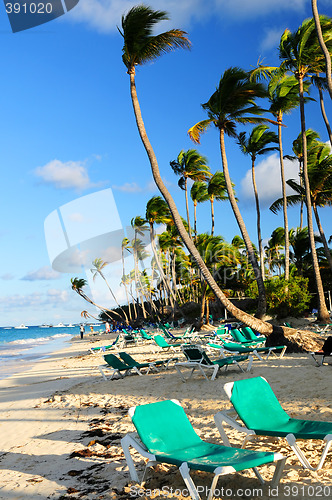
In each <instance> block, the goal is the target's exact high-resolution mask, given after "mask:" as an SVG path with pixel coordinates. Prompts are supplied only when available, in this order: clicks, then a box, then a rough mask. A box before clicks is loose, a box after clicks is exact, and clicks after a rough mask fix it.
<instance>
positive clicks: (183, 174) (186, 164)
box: [170, 149, 211, 237]
mask: <svg viewBox="0 0 332 500" xmlns="http://www.w3.org/2000/svg"><path fill="white" fill-rule="evenodd" d="M170 165H171V167H172V169H173V172H174V173H175V174H176V175H179V176H180V180H179V186H180V187H181V189H183V190H184V192H185V197H186V210H187V223H188V228H189V236H190V237H191V228H190V217H189V204H188V179H191V180H193V181H206V180H207V179H208V178H209V177H210V176H211V173H210V167H209V166H208V164H207V158H205V156H202V155H201V154H200V153H199V152H198V151H197V150H196V149H188V150H187V151H184V150H182V151H180V153H179V154H178V157H177V159H176V160H173V161H171V162H170Z"/></svg>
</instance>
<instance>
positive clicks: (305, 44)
mask: <svg viewBox="0 0 332 500" xmlns="http://www.w3.org/2000/svg"><path fill="white" fill-rule="evenodd" d="M320 20H321V23H323V24H324V29H327V28H328V27H329V28H330V29H331V26H332V23H331V22H330V20H329V19H328V18H326V17H324V18H323V17H322V16H321V17H320ZM279 55H280V58H281V60H282V66H283V67H284V68H285V69H286V70H290V71H291V72H292V73H293V74H294V76H295V77H296V78H297V80H298V82H299V97H300V115H301V135H302V147H303V180H304V187H305V197H306V205H307V223H308V232H309V239H310V247H311V257H312V261H313V272H314V276H315V281H316V287H317V296H318V318H319V319H320V320H321V321H324V322H328V321H329V320H330V315H329V312H328V310H327V306H326V302H325V297H324V289H323V283H322V278H321V275H320V270H319V264H318V258H317V252H316V246H315V238H314V229H313V223H312V207H311V195H310V182H309V176H308V163H307V138H306V125H305V112H304V87H303V82H304V81H305V79H306V77H308V76H310V74H317V73H320V72H321V71H322V67H323V56H321V57H319V45H318V43H317V38H316V31H315V23H314V21H313V19H308V20H305V21H304V22H303V23H302V25H301V26H300V27H299V28H298V30H297V31H296V32H295V33H291V32H290V31H289V30H288V29H287V30H285V31H284V33H283V35H282V36H281V40H280V46H279Z"/></svg>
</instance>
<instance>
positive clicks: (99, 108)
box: [0, 0, 332, 325]
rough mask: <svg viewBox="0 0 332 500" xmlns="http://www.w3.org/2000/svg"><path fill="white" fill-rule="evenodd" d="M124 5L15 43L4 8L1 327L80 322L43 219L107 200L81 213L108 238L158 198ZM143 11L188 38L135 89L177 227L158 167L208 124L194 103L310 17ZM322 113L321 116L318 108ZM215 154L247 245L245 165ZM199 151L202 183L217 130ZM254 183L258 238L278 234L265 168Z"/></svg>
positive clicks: (295, 125)
mask: <svg viewBox="0 0 332 500" xmlns="http://www.w3.org/2000/svg"><path fill="white" fill-rule="evenodd" d="M135 3H136V2H132V1H119V0H80V3H79V4H78V6H77V7H75V8H74V9H73V10H72V11H71V12H70V13H68V14H66V15H65V16H62V17H61V18H59V19H56V20H54V21H52V22H50V23H48V24H45V25H42V26H39V27H37V28H33V29H30V30H27V31H24V32H20V33H16V34H13V33H12V32H11V29H10V25H9V21H8V19H7V16H6V13H5V9H4V6H2V7H1V15H0V40H1V45H2V51H1V58H0V66H1V68H0V71H1V89H2V92H1V98H0V110H1V113H0V137H1V140H0V141H1V146H0V164H1V172H2V189H1V193H2V196H1V207H2V218H1V220H2V223H1V227H0V242H1V252H2V260H1V270H0V286H1V290H0V296H1V301H0V304H1V305H0V314H1V320H0V324H1V325H16V324H20V323H25V324H28V325H29V324H31V325H32V324H39V323H44V322H47V323H58V322H59V321H62V322H78V321H79V320H80V312H81V311H82V310H83V309H86V308H87V304H86V303H85V302H84V301H83V300H82V299H81V298H80V297H78V296H76V295H75V294H74V292H72V291H71V288H70V278H71V277H72V276H76V275H79V273H77V272H76V271H74V272H73V273H70V272H69V273H59V272H57V271H55V270H53V269H52V268H51V263H50V259H49V256H48V251H47V246H46V242H45V235H44V221H45V219H46V218H47V217H48V216H49V215H50V214H51V213H52V212H54V211H56V210H58V209H59V207H62V206H63V205H66V204H68V203H70V202H73V201H74V200H76V199H78V198H81V197H83V196H87V195H90V194H93V193H98V192H99V191H104V190H107V189H109V188H111V190H112V193H113V196H114V203H115V207H116V209H115V211H113V212H112V210H109V206H108V204H107V203H106V204H105V206H103V205H101V206H99V207H98V210H96V212H94V210H92V211H91V220H92V219H93V217H95V221H96V227H98V224H100V220H102V221H105V227H108V224H110V225H111V226H112V223H113V222H112V221H113V219H114V217H115V215H114V214H115V212H116V210H117V212H118V214H119V217H120V220H121V223H122V226H123V227H125V226H126V225H128V224H129V223H130V219H131V218H132V217H135V216H136V215H144V213H145V207H146V203H147V201H148V200H149V199H150V197H152V196H153V195H156V194H158V192H157V190H156V188H155V187H154V184H153V181H152V177H151V174H150V168H149V164H148V162H147V159H146V156H145V153H144V150H143V147H142V145H141V143H140V140H139V137H138V133H137V130H136V126H135V121H134V117H133V112H132V108H131V102H130V96H129V79H128V75H127V74H126V70H125V67H124V66H123V63H122V60H121V48H122V39H121V36H120V35H119V33H118V31H117V29H116V25H120V22H121V15H122V13H123V12H124V11H126V10H127V9H128V8H130V7H131V6H132V5H135ZM150 5H151V6H152V7H153V8H155V9H162V10H166V11H168V12H169V14H170V16H171V22H169V23H164V24H161V26H160V29H161V30H166V29H169V28H170V27H177V28H182V29H185V30H186V31H187V32H188V34H189V38H190V40H191V42H192V50H191V51H177V52H175V53H173V54H169V55H166V56H163V57H162V58H160V59H159V60H158V61H156V62H155V63H153V64H148V65H146V66H144V67H141V68H139V69H138V71H137V79H136V81H137V89H138V94H139V99H140V103H141V107H142V112H143V117H144V121H145V123H146V128H147V131H148V134H149V137H150V140H151V142H152V145H153V147H154V149H155V152H156V154H157V157H158V160H159V165H160V169H161V173H162V176H163V178H164V180H165V182H166V184H167V186H168V188H169V190H170V191H171V193H172V195H173V196H174V198H175V200H176V201H177V203H178V206H179V209H180V211H181V212H182V214H183V215H184V214H185V211H184V200H183V198H184V196H183V192H182V191H180V190H179V188H178V187H177V178H176V177H175V176H174V174H173V172H172V171H171V169H170V166H169V162H170V161H171V160H174V159H175V158H176V157H177V155H178V153H179V152H180V150H181V149H189V148H191V147H193V144H192V143H191V142H190V140H189V138H188V136H187V130H188V128H189V127H190V126H192V125H193V124H194V123H196V122H197V121H199V120H201V119H203V118H204V117H205V115H204V113H203V111H202V109H201V106H200V105H201V103H203V102H206V101H207V100H208V98H209V97H210V95H211V94H212V93H213V92H214V90H215V87H216V86H217V84H218V81H219V79H220V76H221V74H222V72H223V71H224V70H225V69H227V68H228V67H230V66H240V67H243V68H245V69H250V68H251V67H253V66H255V64H256V63H257V60H258V59H259V58H264V62H265V63H266V64H269V65H270V64H271V65H273V64H277V63H278V53H277V46H278V43H279V40H280V35H281V33H282V32H283V30H284V29H285V28H289V29H290V30H292V31H293V30H296V29H297V28H298V26H299V25H300V24H301V23H302V21H303V20H304V19H305V18H307V17H309V16H310V15H311V12H310V1H309V0H305V1H304V0H276V1H274V0H270V1H269V2H262V1H261V0H234V1H233V2H229V0H227V1H226V0H210V1H209V2H207V1H206V0H182V1H181V2H179V1H173V0H169V1H167V0H156V1H152V0H151V2H150ZM318 7H319V11H320V13H324V14H327V15H329V16H332V6H331V2H330V0H320V1H319V2H318ZM312 97H316V95H315V92H314V91H313V92H312ZM325 102H326V109H327V113H328V115H329V116H330V117H331V115H332V105H331V101H330V100H329V98H328V96H327V95H326V101H325ZM318 108H319V107H318V103H315V102H314V103H311V104H310V105H308V107H307V127H311V128H314V129H315V130H317V131H318V132H319V133H320V135H321V139H322V140H324V141H327V133H326V131H325V128H324V124H323V122H322V119H321V116H320V112H319V109H318ZM286 124H287V128H285V130H284V132H283V137H284V152H285V154H290V153H291V143H292V141H293V139H294V138H295V137H296V136H297V135H298V133H299V131H300V129H299V111H298V110H295V111H294V112H293V113H292V115H291V116H289V117H287V119H286ZM226 148H227V155H228V161H229V168H230V173H231V177H232V179H233V181H234V182H235V184H236V192H237V196H238V198H239V200H240V208H241V210H242V213H243V216H244V219H245V222H246V224H247V227H248V230H249V233H250V235H251V237H252V239H253V241H254V242H255V243H256V232H255V224H256V221H255V210H254V205H253V200H252V191H251V187H250V176H249V174H248V171H249V169H250V161H249V159H248V158H247V157H244V156H243V155H242V154H241V153H240V151H239V149H238V146H237V145H236V143H235V141H232V140H227V143H226ZM199 151H200V152H201V153H202V154H204V155H205V156H207V157H208V159H209V164H210V167H211V171H212V172H215V171H216V170H219V169H221V162H220V152H219V148H218V136H217V133H216V132H215V131H213V130H212V129H211V130H210V131H209V132H208V133H207V134H206V135H205V136H204V137H203V138H202V144H201V146H200V147H199ZM295 174H296V166H295V165H291V164H288V165H287V173H286V175H287V177H289V178H290V177H294V175H295ZM257 177H258V178H259V180H258V188H259V192H260V197H261V202H262V206H263V207H264V210H263V213H262V229H263V238H265V239H267V238H268V237H269V236H270V235H271V232H272V230H273V229H274V228H275V227H277V226H280V225H282V215H281V214H280V215H278V216H275V215H273V214H271V213H270V212H269V210H268V206H269V204H270V203H271V202H272V201H274V199H276V197H278V196H279V194H280V191H279V167H278V159H277V157H276V155H274V156H273V155H270V156H268V157H265V158H263V159H262V160H261V161H259V162H258V163H257ZM330 210H331V209H329V208H327V209H324V210H323V211H322V212H321V215H322V222H323V226H324V230H325V232H326V234H327V236H330V235H331V234H332V227H331V215H330ZM101 213H102V218H101V219H99V222H98V224H97V218H99V217H100V216H101ZM198 216H199V221H198V224H199V230H200V231H208V230H210V219H209V207H208V205H206V206H200V207H199V210H198ZM298 223H299V215H298V210H297V209H294V210H291V212H290V225H291V226H293V227H295V226H297V225H298ZM81 227H82V234H83V232H84V231H85V230H86V227H85V228H84V227H83V225H82V226H81ZM105 232H106V231H105ZM216 232H217V233H219V234H222V235H223V236H224V237H225V239H226V240H228V241H230V240H231V239H232V237H233V236H234V235H235V234H238V233H239V231H238V228H237V226H236V223H235V220H234V217H233V214H232V212H231V210H230V208H229V207H228V205H227V204H226V203H222V204H218V205H217V207H216ZM81 277H85V276H84V275H83V274H82V275H81ZM100 298H101V299H102V296H100ZM105 300H106V299H105ZM104 304H105V305H107V304H106V303H105V301H104ZM91 311H92V312H93V309H91Z"/></svg>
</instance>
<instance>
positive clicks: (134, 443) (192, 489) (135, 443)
mask: <svg viewBox="0 0 332 500" xmlns="http://www.w3.org/2000/svg"><path fill="white" fill-rule="evenodd" d="M171 401H172V402H173V403H175V404H177V405H179V406H181V404H180V402H179V401H178V400H175V399H172V400H171ZM135 409H136V407H132V408H130V409H129V412H128V413H129V416H130V417H131V418H132V417H133V416H134V414H135ZM121 446H122V449H123V453H124V456H125V459H126V462H127V465H128V468H129V473H130V477H131V479H132V481H135V482H136V483H138V484H140V485H142V483H143V482H144V480H145V476H146V472H147V469H148V467H153V466H155V465H157V464H158V463H161V462H160V460H157V458H156V456H155V455H154V454H153V453H150V452H149V451H148V449H147V448H146V446H145V445H144V444H143V443H142V441H141V440H140V438H139V436H138V433H137V432H132V433H129V434H127V435H126V436H125V437H124V438H122V440H121ZM130 447H132V448H134V449H135V450H136V451H137V452H138V453H139V454H140V455H141V456H142V457H144V458H145V459H147V462H146V464H145V469H144V472H143V476H142V479H141V480H140V479H139V477H138V474H137V471H136V468H135V464H134V461H133V458H132V456H131V453H130ZM285 462H286V458H285V457H284V456H283V455H281V454H280V453H274V462H273V463H270V464H271V465H274V466H275V471H274V475H273V478H272V481H271V486H272V487H273V488H274V487H276V486H277V485H278V484H279V481H280V478H281V475H282V472H283V469H284V466H285ZM163 463H166V462H163ZM178 469H179V471H180V474H181V476H182V479H183V481H184V483H185V485H186V487H187V488H188V491H189V493H190V496H191V498H192V500H201V497H200V495H199V493H198V491H197V488H196V485H195V483H194V481H193V479H192V477H191V476H190V468H189V466H188V463H187V462H183V463H182V464H181V465H180V466H179V467H178ZM252 469H253V471H254V473H255V475H256V477H257V478H258V480H259V481H260V483H261V484H264V483H265V481H264V479H263V478H262V476H261V474H260V473H259V471H258V470H257V467H253V468H252ZM234 472H236V470H235V469H234V468H233V467H231V466H223V467H217V468H216V469H215V470H214V471H213V474H214V477H213V479H212V483H211V487H210V490H209V495H208V497H207V500H212V499H213V497H214V492H215V489H216V486H217V482H218V479H219V477H220V476H223V475H226V474H231V473H234Z"/></svg>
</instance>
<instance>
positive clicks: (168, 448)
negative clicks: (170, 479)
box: [121, 377, 332, 500]
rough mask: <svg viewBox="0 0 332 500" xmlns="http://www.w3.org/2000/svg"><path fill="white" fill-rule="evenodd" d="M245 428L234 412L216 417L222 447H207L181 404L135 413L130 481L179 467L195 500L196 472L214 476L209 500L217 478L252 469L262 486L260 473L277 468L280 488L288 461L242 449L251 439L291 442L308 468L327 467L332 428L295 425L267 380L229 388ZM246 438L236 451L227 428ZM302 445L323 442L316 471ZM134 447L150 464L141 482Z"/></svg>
mask: <svg viewBox="0 0 332 500" xmlns="http://www.w3.org/2000/svg"><path fill="white" fill-rule="evenodd" d="M224 389H225V392H226V394H227V395H228V396H229V398H230V401H231V403H232V406H233V411H234V412H235V414H236V417H237V418H238V419H239V420H240V423H239V422H238V420H236V419H235V418H232V417H230V415H229V411H223V412H219V413H217V415H215V417H214V420H215V423H216V425H217V428H218V430H219V432H220V435H221V437H222V440H223V445H218V444H213V443H209V442H206V441H203V440H202V439H201V438H200V437H199V436H198V435H197V434H196V432H195V430H194V429H193V427H192V425H191V424H190V421H189V419H188V418H187V416H186V414H185V412H184V410H183V408H182V407H181V405H180V403H179V401H177V400H166V401H159V402H157V403H151V404H145V405H141V406H136V407H132V408H130V410H129V415H130V417H131V419H132V422H133V424H134V426H135V428H136V431H137V432H136V433H129V434H127V435H126V436H125V437H124V438H123V439H122V441H121V444H122V448H123V451H124V455H125V458H126V461H127V465H128V468H129V472H130V476H131V479H132V480H133V481H135V482H136V483H142V482H143V480H144V478H145V474H146V470H147V468H148V467H151V466H154V465H156V464H158V463H162V464H169V465H176V466H177V467H178V468H179V471H180V473H181V476H182V478H183V480H184V482H185V484H186V487H187V488H188V490H189V494H190V496H191V498H192V499H193V500H199V499H200V496H199V491H198V488H197V487H196V485H195V483H194V481H193V479H192V477H191V475H190V471H191V470H198V471H205V472H210V473H212V474H213V480H212V484H211V488H210V489H209V495H208V500H211V499H212V498H213V496H214V493H215V489H216V486H217V481H218V478H219V477H220V476H221V475H224V474H230V473H233V472H239V471H242V470H246V469H253V471H254V473H255V474H256V476H257V477H258V479H259V480H260V482H261V483H264V480H263V478H262V476H261V475H260V473H259V472H258V470H257V467H259V466H261V465H266V464H273V465H275V467H276V469H275V472H274V475H273V479H272V487H275V486H277V485H278V483H279V481H280V478H281V475H282V471H283V468H284V465H285V461H286V458H285V457H284V456H283V455H281V454H280V453H271V452H263V451H252V450H248V449H243V448H244V445H245V444H246V443H247V441H248V440H249V439H251V438H252V437H256V438H257V437H258V436H267V437H271V436H272V437H277V438H286V440H287V442H288V444H289V445H290V447H291V448H292V450H293V451H294V453H295V454H296V456H297V458H298V459H299V461H300V463H301V464H302V466H303V467H304V468H307V469H310V470H319V469H321V468H322V467H323V464H324V461H325V459H326V456H327V453H328V451H329V448H330V446H331V443H332V422H318V421H309V420H302V419H294V418H291V417H289V415H288V414H287V413H286V412H285V411H284V410H283V408H282V407H281V405H280V403H279V401H278V399H277V398H276V396H275V394H274V393H273V391H272V389H271V387H270V385H269V384H268V382H267V381H266V380H265V379H264V378H262V377H255V378H250V379H244V380H239V381H237V382H232V383H228V384H226V385H225V386H224ZM225 424H228V425H231V426H232V427H233V428H235V429H237V430H239V431H240V432H244V433H245V434H246V438H245V440H244V443H243V446H242V448H233V447H232V446H231V443H230V441H229V439H228V436H227V434H226V432H225V428H224V425H225ZM297 439H319V440H324V441H325V442H326V444H325V447H324V450H323V452H322V455H321V458H320V460H319V463H318V465H317V466H316V467H313V466H312V465H311V464H310V463H309V461H308V460H307V458H306V457H305V455H304V453H303V452H302V450H300V448H299V447H298V444H297V442H296V441H297ZM131 447H132V448H134V449H135V450H136V451H138V452H139V453H140V455H141V456H142V457H144V458H145V459H147V462H146V465H145V470H144V474H143V478H142V479H141V480H140V479H139V477H138V474H137V471H136V468H135V464H134V461H133V458H132V456H131Z"/></svg>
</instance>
